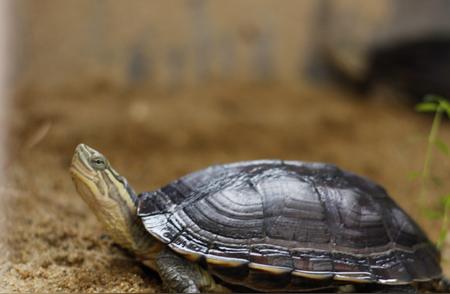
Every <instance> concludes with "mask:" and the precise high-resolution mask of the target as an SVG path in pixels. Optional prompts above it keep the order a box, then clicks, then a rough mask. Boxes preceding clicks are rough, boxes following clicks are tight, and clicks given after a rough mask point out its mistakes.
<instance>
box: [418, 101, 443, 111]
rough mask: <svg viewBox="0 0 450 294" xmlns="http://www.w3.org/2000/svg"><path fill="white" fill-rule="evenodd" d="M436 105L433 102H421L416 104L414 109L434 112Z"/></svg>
mask: <svg viewBox="0 0 450 294" xmlns="http://www.w3.org/2000/svg"><path fill="white" fill-rule="evenodd" d="M437 109H438V105H437V104H436V103H434V102H422V103H419V104H417V105H416V111H418V112H436V111H437Z"/></svg>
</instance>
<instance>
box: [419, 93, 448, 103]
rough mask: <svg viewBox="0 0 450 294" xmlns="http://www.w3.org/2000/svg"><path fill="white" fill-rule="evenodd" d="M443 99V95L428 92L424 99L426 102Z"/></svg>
mask: <svg viewBox="0 0 450 294" xmlns="http://www.w3.org/2000/svg"><path fill="white" fill-rule="evenodd" d="M441 100H445V99H444V98H443V97H442V96H439V95H435V94H428V95H425V97H424V98H423V101H426V102H439V101H441Z"/></svg>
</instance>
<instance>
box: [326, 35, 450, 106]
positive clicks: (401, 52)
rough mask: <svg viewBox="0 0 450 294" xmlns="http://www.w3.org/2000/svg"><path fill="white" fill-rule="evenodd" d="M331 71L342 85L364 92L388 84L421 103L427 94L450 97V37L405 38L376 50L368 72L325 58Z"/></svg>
mask: <svg viewBox="0 0 450 294" xmlns="http://www.w3.org/2000/svg"><path fill="white" fill-rule="evenodd" d="M325 65H326V67H327V69H328V73H329V74H330V75H331V76H332V78H333V79H334V80H335V81H337V82H338V83H339V84H342V85H344V86H348V87H350V88H352V89H355V90H357V91H359V92H362V93H368V92H370V91H372V90H374V89H375V88H377V87H380V86H381V87H388V88H390V89H392V90H394V91H396V92H400V94H403V95H406V96H408V97H410V98H412V101H413V102H419V101H421V100H422V99H423V97H424V96H425V95H427V94H430V93H432V94H435V95H439V96H443V97H450V38H446V37H436V38H429V39H422V40H414V41H405V42H400V43H397V44H393V45H389V46H380V47H378V48H375V49H373V50H372V51H371V52H370V53H369V56H368V65H367V69H366V72H365V73H364V74H362V75H361V76H360V77H355V76H352V75H350V74H348V73H347V72H346V71H345V69H344V68H341V67H340V66H339V64H338V63H337V62H335V60H333V59H332V58H330V57H329V56H326V57H325Z"/></svg>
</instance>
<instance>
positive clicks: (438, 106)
mask: <svg viewBox="0 0 450 294" xmlns="http://www.w3.org/2000/svg"><path fill="white" fill-rule="evenodd" d="M416 110H417V111H419V112H434V119H433V123H432V125H431V130H430V133H429V135H428V143H427V148H426V151H425V159H424V163H423V166H422V170H421V171H420V172H418V173H416V174H415V177H419V179H420V194H419V201H420V204H421V205H422V206H424V204H425V200H426V194H427V183H428V182H429V181H430V180H432V179H433V178H432V177H431V174H430V170H431V162H432V160H433V151H434V150H435V149H437V150H438V151H440V152H441V153H443V154H444V155H446V156H449V154H450V151H449V147H448V145H447V144H445V142H444V141H443V140H441V139H440V138H439V137H438V134H439V128H440V126H441V123H442V118H443V116H444V115H445V114H446V115H447V116H448V117H449V118H450V103H449V102H448V101H447V100H446V99H444V98H442V97H439V96H435V95H428V96H426V97H425V99H424V102H422V103H419V104H418V105H416ZM441 202H442V210H441V211H433V210H429V209H426V210H425V212H426V213H427V215H428V216H429V217H432V218H440V219H442V222H441V229H440V233H439V237H438V240H437V242H436V245H437V247H438V248H441V247H442V245H443V243H444V241H445V238H446V237H447V233H448V223H449V216H448V215H449V212H450V194H447V195H444V196H442V197H441Z"/></svg>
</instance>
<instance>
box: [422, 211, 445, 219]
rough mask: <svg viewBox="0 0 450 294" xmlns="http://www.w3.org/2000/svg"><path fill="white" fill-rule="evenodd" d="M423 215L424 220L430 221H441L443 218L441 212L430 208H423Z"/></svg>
mask: <svg viewBox="0 0 450 294" xmlns="http://www.w3.org/2000/svg"><path fill="white" fill-rule="evenodd" d="M423 214H424V215H425V217H426V218H428V219H431V220H433V219H441V218H442V217H443V215H442V211H439V210H434V209H431V208H424V210H423Z"/></svg>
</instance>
